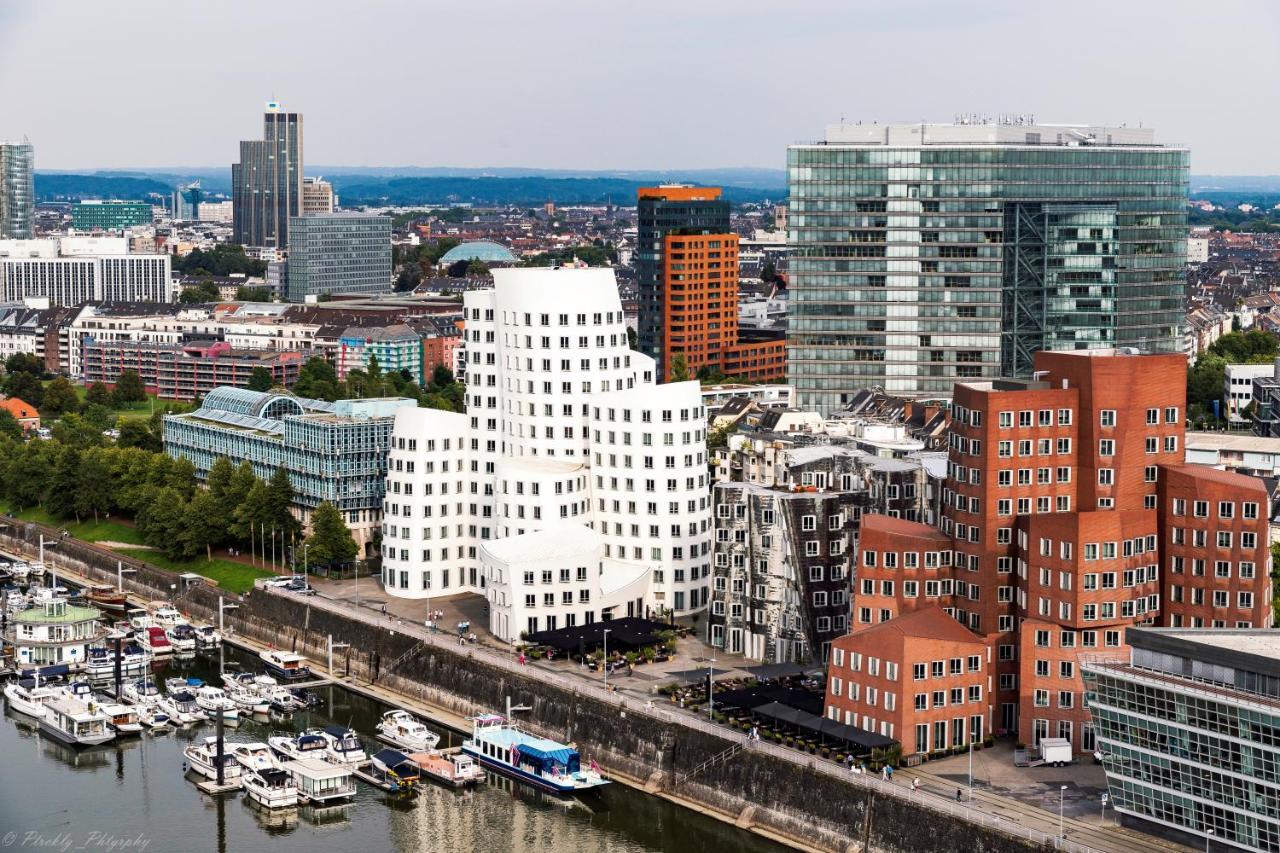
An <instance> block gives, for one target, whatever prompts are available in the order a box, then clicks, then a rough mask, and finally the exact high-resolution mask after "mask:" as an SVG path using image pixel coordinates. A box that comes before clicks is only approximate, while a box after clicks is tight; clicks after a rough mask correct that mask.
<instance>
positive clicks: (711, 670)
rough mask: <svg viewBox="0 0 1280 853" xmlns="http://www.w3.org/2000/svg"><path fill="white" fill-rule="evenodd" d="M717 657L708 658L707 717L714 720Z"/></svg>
mask: <svg viewBox="0 0 1280 853" xmlns="http://www.w3.org/2000/svg"><path fill="white" fill-rule="evenodd" d="M715 688H716V659H715V655H712V656H711V657H709V658H707V719H708V720H714V719H715V714H716V700H715Z"/></svg>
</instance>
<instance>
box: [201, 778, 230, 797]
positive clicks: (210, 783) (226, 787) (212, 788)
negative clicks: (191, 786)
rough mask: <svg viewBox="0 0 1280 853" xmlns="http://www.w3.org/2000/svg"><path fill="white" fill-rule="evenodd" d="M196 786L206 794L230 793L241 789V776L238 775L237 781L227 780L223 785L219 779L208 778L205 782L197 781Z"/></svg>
mask: <svg viewBox="0 0 1280 853" xmlns="http://www.w3.org/2000/svg"><path fill="white" fill-rule="evenodd" d="M196 787H197V788H199V789H200V790H201V791H204V792H205V793H206V794H228V793H230V792H232V791H239V790H240V777H238V776H237V777H236V779H235V781H230V780H228V781H226V782H223V783H222V784H221V785H219V784H218V780H217V779H206V780H204V781H203V782H197V783H196Z"/></svg>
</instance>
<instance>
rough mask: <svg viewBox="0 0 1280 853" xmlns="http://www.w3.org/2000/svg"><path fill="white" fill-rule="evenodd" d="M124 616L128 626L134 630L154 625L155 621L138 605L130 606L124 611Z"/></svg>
mask: <svg viewBox="0 0 1280 853" xmlns="http://www.w3.org/2000/svg"><path fill="white" fill-rule="evenodd" d="M124 618H125V620H126V621H128V623H129V627H130V628H132V629H133V630H134V632H135V633H136V632H138V631H142V630H144V629H146V628H150V627H152V626H155V624H156V623H155V622H153V621H152V619H151V614H150V613H148V612H147V611H145V610H143V609H142V608H140V607H132V608H130V609H128V610H126V611H125V612H124Z"/></svg>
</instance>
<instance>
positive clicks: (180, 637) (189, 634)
mask: <svg viewBox="0 0 1280 853" xmlns="http://www.w3.org/2000/svg"><path fill="white" fill-rule="evenodd" d="M164 636H165V639H167V640H168V641H169V645H171V646H173V650H174V651H175V652H179V653H181V654H187V653H191V652H194V651H195V650H196V629H195V628H193V627H192V626H191V625H189V624H188V623H186V622H180V623H178V624H177V625H174V626H172V627H170V628H166V629H165V632H164Z"/></svg>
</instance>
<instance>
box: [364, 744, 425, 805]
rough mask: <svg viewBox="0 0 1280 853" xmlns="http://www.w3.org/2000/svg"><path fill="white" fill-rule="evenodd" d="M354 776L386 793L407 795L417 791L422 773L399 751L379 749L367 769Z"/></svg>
mask: <svg viewBox="0 0 1280 853" xmlns="http://www.w3.org/2000/svg"><path fill="white" fill-rule="evenodd" d="M356 776H357V777H359V778H362V779H364V780H365V781H366V782H368V783H369V784H371V785H374V786H375V787H378V788H381V789H382V790H384V791H387V792H388V793H392V794H408V793H412V792H413V791H415V790H416V789H417V787H418V782H419V780H420V779H421V777H422V771H421V769H420V768H419V767H418V765H417V764H415V763H414V762H413V761H411V760H410V759H409V756H407V755H405V754H404V753H403V752H401V751H400V750H398V749H380V750H378V751H377V752H375V753H374V754H373V756H372V757H371V759H370V761H369V769H368V770H367V771H359V772H357V773H356Z"/></svg>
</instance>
